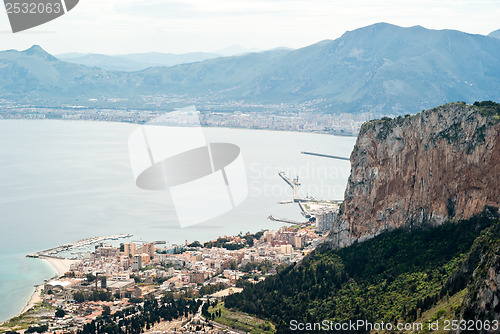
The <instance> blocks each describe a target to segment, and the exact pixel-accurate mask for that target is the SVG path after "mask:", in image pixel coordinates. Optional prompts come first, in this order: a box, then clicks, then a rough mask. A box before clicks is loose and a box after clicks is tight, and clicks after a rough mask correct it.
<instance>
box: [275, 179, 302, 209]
mask: <svg viewBox="0 0 500 334" xmlns="http://www.w3.org/2000/svg"><path fill="white" fill-rule="evenodd" d="M278 175H279V176H280V177H281V178H282V179H283V180H284V181H285V182H286V183H288V185H289V186H290V187H292V189H293V201H294V202H301V201H303V199H301V198H299V194H298V192H299V186H300V183H299V177H297V178H295V179H294V180H291V179H290V178H288V177H287V176H286V175H285V172H279V173H278Z"/></svg>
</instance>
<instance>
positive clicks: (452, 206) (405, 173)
mask: <svg viewBox="0 0 500 334" xmlns="http://www.w3.org/2000/svg"><path fill="white" fill-rule="evenodd" d="M350 160H351V175H350V177H349V180H348V184H347V188H346V191H345V196H344V203H343V204H342V206H341V209H340V212H339V215H338V217H337V219H336V221H335V223H334V225H333V227H332V230H331V231H330V236H329V239H328V241H329V243H330V244H331V245H332V246H333V247H335V248H336V247H344V246H347V245H350V244H352V243H354V242H356V241H364V240H366V239H369V238H372V237H374V236H376V235H378V234H380V233H382V232H384V231H389V230H394V229H397V228H407V229H410V230H411V229H414V228H419V227H421V226H424V225H431V226H435V225H439V224H441V223H443V222H445V221H446V220H453V221H458V220H461V219H466V218H469V217H471V216H472V215H474V214H477V213H479V212H481V211H482V210H483V208H484V207H485V205H491V206H497V207H498V206H500V105H499V104H496V103H492V102H482V103H476V104H475V105H472V106H471V105H466V104H465V103H451V104H447V105H444V106H441V107H438V108H434V109H431V110H427V111H423V112H421V113H419V114H417V115H415V116H406V117H398V118H396V119H387V118H385V119H382V120H375V121H371V122H368V123H365V124H364V125H363V126H362V128H361V130H360V133H359V136H358V139H357V142H356V145H355V147H354V150H353V152H352V154H351V158H350Z"/></svg>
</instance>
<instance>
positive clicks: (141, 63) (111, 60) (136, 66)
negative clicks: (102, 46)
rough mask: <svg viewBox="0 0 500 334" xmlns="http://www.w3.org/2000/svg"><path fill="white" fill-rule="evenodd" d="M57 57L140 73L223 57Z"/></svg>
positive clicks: (153, 54)
mask: <svg viewBox="0 0 500 334" xmlns="http://www.w3.org/2000/svg"><path fill="white" fill-rule="evenodd" d="M56 57H57V58H59V59H61V60H64V61H67V62H69V63H74V64H79V65H85V66H90V67H99V68H102V69H104V70H110V71H140V70H144V69H146V68H148V67H154V66H173V65H178V64H186V63H194V62H198V61H203V60H207V59H213V58H217V57H221V55H219V54H216V53H205V52H191V53H185V54H173V53H159V52H148V53H133V54H125V55H114V56H110V55H103V54H95V53H88V54H84V53H81V54H78V53H67V54H61V55H56Z"/></svg>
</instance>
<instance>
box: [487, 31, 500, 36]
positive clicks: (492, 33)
mask: <svg viewBox="0 0 500 334" xmlns="http://www.w3.org/2000/svg"><path fill="white" fill-rule="evenodd" d="M488 36H489V37H495V38H500V29H498V30H495V31H492V32H490V33H489V34H488Z"/></svg>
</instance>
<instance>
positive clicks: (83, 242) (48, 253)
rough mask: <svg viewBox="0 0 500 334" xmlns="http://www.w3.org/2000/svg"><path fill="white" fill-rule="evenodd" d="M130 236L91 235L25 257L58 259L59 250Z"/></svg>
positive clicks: (128, 236)
mask: <svg viewBox="0 0 500 334" xmlns="http://www.w3.org/2000/svg"><path fill="white" fill-rule="evenodd" d="M131 236H132V234H116V235H108V236H105V237H91V238H87V239H82V240H79V241H75V242H70V243H68V244H64V245H61V246H58V247H54V248H50V249H46V250H43V251H40V252H36V253H32V254H28V255H26V257H32V258H39V257H41V256H43V257H50V258H55V259H60V258H61V257H60V256H58V255H57V254H58V253H59V252H64V251H68V250H71V249H74V248H79V247H84V246H88V245H92V244H95V243H98V242H103V241H107V240H118V239H123V238H130V237H131Z"/></svg>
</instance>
